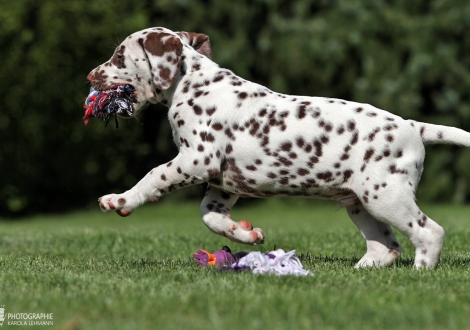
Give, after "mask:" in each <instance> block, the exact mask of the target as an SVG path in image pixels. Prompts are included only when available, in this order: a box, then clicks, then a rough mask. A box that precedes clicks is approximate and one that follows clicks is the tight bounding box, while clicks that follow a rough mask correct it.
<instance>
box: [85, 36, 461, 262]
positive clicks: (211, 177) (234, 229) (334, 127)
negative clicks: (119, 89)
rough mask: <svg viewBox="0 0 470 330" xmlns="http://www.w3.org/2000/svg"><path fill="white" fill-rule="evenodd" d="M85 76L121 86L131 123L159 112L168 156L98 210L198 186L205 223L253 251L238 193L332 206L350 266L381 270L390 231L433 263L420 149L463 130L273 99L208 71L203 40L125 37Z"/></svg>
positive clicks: (328, 103) (438, 230)
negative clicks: (151, 106)
mask: <svg viewBox="0 0 470 330" xmlns="http://www.w3.org/2000/svg"><path fill="white" fill-rule="evenodd" d="M88 80H89V81H90V82H91V85H92V86H93V87H94V88H95V89H97V90H106V89H110V88H115V87H116V86H119V85H122V84H132V85H133V86H134V87H135V90H136V93H135V97H136V103H135V104H134V110H135V111H134V113H133V115H135V114H136V113H137V112H138V111H139V110H140V109H141V108H142V107H143V106H144V105H145V104H146V103H148V102H150V103H157V102H160V103H163V104H165V105H167V106H168V107H169V111H168V119H169V121H170V124H171V127H172V130H173V137H174V141H175V143H176V145H177V147H178V148H179V154H178V156H176V158H174V159H173V160H172V161H170V162H168V163H166V164H162V165H160V166H158V167H156V168H154V169H153V170H151V171H150V172H149V173H148V174H147V175H146V176H145V177H144V178H143V179H142V180H141V181H139V182H138V183H137V184H136V185H135V186H134V187H133V188H131V189H130V190H128V191H126V192H124V193H122V194H109V195H105V196H103V197H101V198H100V199H99V205H100V207H101V209H102V210H103V211H105V212H106V211H110V210H113V211H116V212H117V213H118V214H119V215H121V216H128V215H129V214H131V212H132V211H133V210H135V209H136V208H137V207H138V206H139V205H142V204H144V203H145V202H148V201H150V202H156V201H157V200H158V199H159V198H160V197H161V196H162V195H164V194H166V193H169V192H171V191H173V190H176V189H179V188H182V187H185V186H188V185H193V184H200V183H203V182H207V183H208V189H207V192H206V195H205V197H204V199H203V201H202V204H201V214H202V219H203V221H204V223H205V224H206V225H207V227H208V228H209V229H210V230H211V231H213V232H214V233H216V234H219V235H222V236H225V237H227V238H228V239H230V240H232V241H234V242H239V243H246V244H253V245H255V244H260V243H263V241H264V238H265V237H264V233H263V231H262V230H261V229H260V228H253V226H252V224H251V223H250V222H249V221H247V220H241V221H238V222H236V221H234V220H233V219H232V216H231V215H230V210H231V208H232V207H233V205H234V204H235V202H236V201H237V199H238V198H239V197H240V196H244V197H273V196H303V197H312V198H321V199H331V200H335V201H338V203H339V205H340V206H341V207H345V208H346V209H347V212H348V215H349V216H350V218H351V219H352V221H353V222H354V224H355V225H356V226H357V227H358V229H359V231H360V232H361V234H362V236H363V237H364V239H365V240H366V243H367V252H366V254H365V255H364V256H363V257H362V258H361V259H360V260H359V262H358V263H357V265H356V267H367V266H386V265H390V264H391V263H392V262H393V261H394V260H395V259H396V258H397V257H398V256H399V255H400V253H401V248H400V245H399V243H398V241H397V239H396V238H395V236H394V234H393V232H392V228H391V227H394V228H396V229H397V230H398V231H400V232H402V233H403V234H405V235H406V236H407V237H408V238H409V239H410V240H411V242H412V243H413V245H414V246H415V249H416V253H415V266H416V267H417V268H421V267H425V268H430V267H434V266H436V264H437V263H438V261H439V257H440V253H441V250H442V245H443V242H444V230H443V228H442V227H441V226H439V225H438V224H437V223H436V222H434V221H433V220H432V219H431V218H429V217H428V216H427V215H425V214H423V212H422V211H421V210H420V209H419V208H418V206H417V205H416V203H415V191H416V187H417V185H418V182H419V180H420V176H421V172H422V170H423V160H424V153H425V152H424V145H425V144H430V143H450V144H457V145H462V146H470V133H467V132H465V131H463V130H460V129H457V128H453V127H445V126H440V125H432V124H427V123H421V122H416V121H412V120H405V119H402V118H401V117H398V116H396V115H393V114H391V113H389V112H386V111H383V110H380V109H377V108H375V107H373V106H371V105H369V104H361V103H356V102H349V101H344V100H340V99H334V98H324V97H308V96H292V95H285V94H279V93H275V92H273V91H271V90H269V89H268V88H266V87H264V86H261V85H258V84H256V83H253V82H250V81H247V80H245V79H243V78H240V77H238V76H237V75H235V74H234V73H233V72H232V71H230V70H227V69H223V68H220V67H219V66H218V65H217V64H216V63H214V62H213V61H212V60H211V59H210V42H209V38H208V37H207V36H206V35H203V34H196V33H187V32H173V31H170V30H168V29H165V28H149V29H146V30H142V31H139V32H136V33H134V34H132V35H130V36H129V37H127V38H126V39H125V40H124V41H123V42H122V43H121V44H120V45H119V46H118V47H117V48H116V50H115V52H114V54H113V56H112V57H111V59H110V60H109V61H107V62H105V63H104V64H102V65H100V66H98V67H97V68H96V69H94V70H93V71H92V72H91V73H90V74H89V75H88Z"/></svg>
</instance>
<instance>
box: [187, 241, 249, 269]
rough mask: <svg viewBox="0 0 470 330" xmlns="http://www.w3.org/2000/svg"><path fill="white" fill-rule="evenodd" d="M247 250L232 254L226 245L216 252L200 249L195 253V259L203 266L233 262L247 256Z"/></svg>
mask: <svg viewBox="0 0 470 330" xmlns="http://www.w3.org/2000/svg"><path fill="white" fill-rule="evenodd" d="M247 254H248V253H247V252H237V253H235V254H232V251H230V248H229V247H228V246H224V247H223V248H222V250H219V251H215V252H214V253H210V252H207V251H206V250H203V249H199V250H197V252H196V253H194V254H193V257H194V259H195V261H196V262H197V263H198V264H201V266H207V265H223V264H233V263H234V262H237V261H238V260H240V258H242V257H244V256H246V255H247Z"/></svg>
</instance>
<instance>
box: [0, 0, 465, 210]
mask: <svg viewBox="0 0 470 330" xmlns="http://www.w3.org/2000/svg"><path fill="white" fill-rule="evenodd" d="M152 26H163V27H167V28H170V29H172V30H175V31H194V32H201V33H205V34H207V35H209V36H210V38H211V43H212V50H213V51H212V53H213V60H214V61H215V62H217V63H219V64H220V65H221V66H222V67H225V68H228V69H231V70H233V71H234V72H235V73H236V74H238V75H240V76H242V77H243V78H246V79H248V80H252V81H255V82H257V83H260V84H262V85H266V86H268V87H269V88H271V89H273V90H275V91H278V92H283V93H289V94H300V95H315V96H327V97H337V98H343V99H348V100H354V101H359V102H365V103H370V104H373V105H375V106H377V107H379V108H382V109H386V110H388V111H390V112H393V113H395V114H398V115H400V116H402V117H405V118H410V119H414V120H419V121H426V122H430V123H440V124H445V125H452V126H458V127H460V128H463V129H465V130H468V131H470V99H469V98H470V96H469V95H470V93H469V92H470V2H468V1H460V0H437V1H432V0H414V1H406V0H397V1H391V0H390V1H381V0H364V1H350V0H348V1H346V0H344V1H333V0H318V1H292V0H264V1H248V0H243V1H225V0H220V1H215V0H212V1H211V0H191V1H190V0H133V1H128V0H127V1H122V0H99V1H85V0H73V1H63V0H15V1H7V0H0V52H1V59H2V63H1V64H0V97H1V99H2V100H3V103H2V104H1V105H0V109H1V111H0V216H4V217H5V216H6V217H18V216H24V215H28V214H32V213H44V212H61V211H68V210H72V209H77V208H83V207H86V206H88V205H91V204H96V199H97V197H98V196H101V195H103V194H105V193H109V192H113V191H114V192H121V191H123V190H126V189H129V188H130V187H131V186H133V185H134V184H135V183H136V182H137V181H138V180H139V179H140V178H141V177H142V176H144V175H145V173H146V172H148V171H149V170H150V169H151V168H153V167H155V166H157V165H158V164H160V163H163V162H166V161H169V160H170V159H171V158H172V157H174V156H175V154H176V147H175V146H174V145H173V142H172V138H171V132H170V128H169V125H168V123H167V120H166V114H167V109H166V108H165V107H162V106H152V107H150V108H148V109H147V110H145V111H144V112H143V113H142V114H141V115H140V116H139V117H138V118H137V120H136V119H133V120H121V121H120V128H119V129H115V128H114V125H113V123H112V122H110V125H109V126H108V127H107V128H106V129H105V128H104V123H102V122H98V121H96V120H93V121H91V122H90V124H89V125H88V126H84V124H83V122H82V119H81V118H82V116H83V108H82V104H83V100H84V98H85V96H86V95H87V94H88V89H89V85H88V83H87V82H86V75H87V74H88V72H90V70H91V69H93V68H94V67H96V66H97V65H99V64H101V63H103V62H105V61H107V60H108V59H109V58H110V57H111V55H112V53H113V51H114V48H115V47H116V45H118V44H119V43H120V42H121V41H122V40H123V39H124V38H125V37H126V36H128V35H129V34H131V33H133V32H135V31H137V30H140V29H144V28H148V27H152ZM427 151H428V157H427V159H426V163H425V174H424V176H423V179H422V183H421V186H420V189H419V191H418V198H419V200H420V201H427V202H435V201H438V202H454V203H464V202H466V201H467V200H468V198H469V196H470V194H469V193H470V189H469V188H468V182H469V179H470V166H469V164H470V152H469V151H468V150H465V149H464V148H459V147H455V146H432V147H428V150H427ZM201 192H202V188H200V187H196V188H192V189H186V190H185V192H184V193H181V194H179V195H178V198H185V199H186V198H194V197H199V195H200V194H201Z"/></svg>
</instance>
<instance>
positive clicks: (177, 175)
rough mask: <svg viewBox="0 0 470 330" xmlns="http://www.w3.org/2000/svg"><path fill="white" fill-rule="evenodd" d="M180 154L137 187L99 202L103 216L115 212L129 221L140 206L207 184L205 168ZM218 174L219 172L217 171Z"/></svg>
mask: <svg viewBox="0 0 470 330" xmlns="http://www.w3.org/2000/svg"><path fill="white" fill-rule="evenodd" d="M183 158H185V159H186V158H187V156H186V157H183V156H182V155H181V154H180V155H178V156H177V157H176V158H175V159H173V160H172V161H171V162H168V163H166V164H163V165H160V166H158V167H156V168H154V169H153V170H151V171H150V172H149V173H147V175H146V176H145V177H144V178H143V179H142V180H140V181H139V182H138V183H137V184H136V185H135V186H134V187H132V188H131V189H130V190H128V191H126V192H124V193H122V194H109V195H105V196H102V197H100V198H99V199H98V202H99V204H100V208H101V210H102V211H103V212H107V211H111V210H112V211H116V212H117V214H119V215H120V216H123V217H126V216H128V215H130V214H131V213H132V211H133V210H134V209H136V208H137V207H138V206H140V205H142V204H144V203H146V202H148V201H150V202H156V201H158V199H159V198H160V196H162V195H163V194H165V193H168V192H171V191H173V190H176V189H179V188H182V187H185V186H188V185H192V184H198V183H202V182H205V181H207V180H208V179H209V173H211V174H215V173H214V170H212V171H208V170H207V168H204V167H203V166H195V165H193V164H192V163H191V162H189V164H188V162H187V161H186V162H185V161H184V160H183ZM216 171H217V170H216Z"/></svg>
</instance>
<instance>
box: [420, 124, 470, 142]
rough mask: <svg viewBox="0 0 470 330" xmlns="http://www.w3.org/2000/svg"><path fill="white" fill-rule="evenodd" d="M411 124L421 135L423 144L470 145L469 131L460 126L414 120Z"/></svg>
mask: <svg viewBox="0 0 470 330" xmlns="http://www.w3.org/2000/svg"><path fill="white" fill-rule="evenodd" d="M412 124H413V125H412V126H413V127H414V128H415V129H416V130H417V131H418V132H419V134H420V135H421V139H422V140H423V143H424V144H438V143H439V144H441V143H445V144H456V145H459V146H464V147H470V133H469V132H466V131H464V130H462V129H460V128H455V127H450V126H443V125H434V124H428V123H421V122H416V121H413V122H412Z"/></svg>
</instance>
